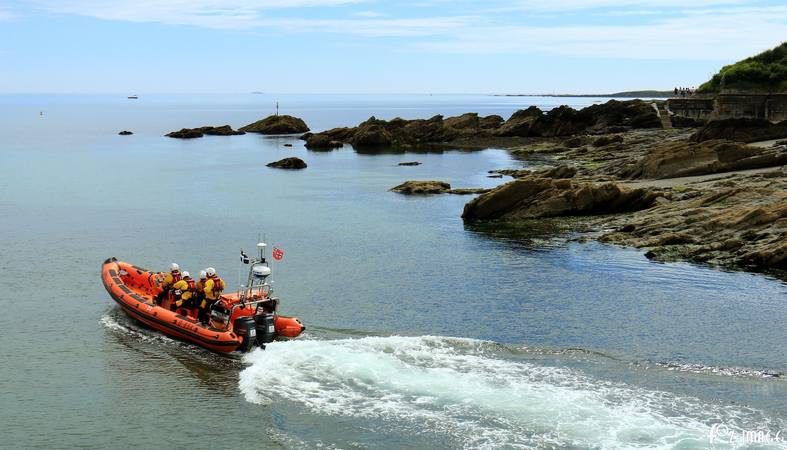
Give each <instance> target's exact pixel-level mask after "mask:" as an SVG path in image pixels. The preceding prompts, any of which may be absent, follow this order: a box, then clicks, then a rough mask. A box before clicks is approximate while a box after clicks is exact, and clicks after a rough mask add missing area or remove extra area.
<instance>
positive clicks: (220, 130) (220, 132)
mask: <svg viewBox="0 0 787 450" xmlns="http://www.w3.org/2000/svg"><path fill="white" fill-rule="evenodd" d="M199 130H200V131H202V132H203V133H205V134H207V135H209V136H239V135H242V134H246V133H245V132H243V131H236V130H233V129H232V127H231V126H229V125H222V126H220V127H202V128H199Z"/></svg>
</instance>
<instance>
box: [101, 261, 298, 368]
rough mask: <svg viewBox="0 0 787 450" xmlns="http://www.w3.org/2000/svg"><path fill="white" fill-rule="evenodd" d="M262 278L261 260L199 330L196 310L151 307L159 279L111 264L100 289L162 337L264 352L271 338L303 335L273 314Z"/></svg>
mask: <svg viewBox="0 0 787 450" xmlns="http://www.w3.org/2000/svg"><path fill="white" fill-rule="evenodd" d="M268 275H270V268H268V267H267V263H265V259H264V257H262V256H261V260H255V261H254V262H253V264H252V267H251V269H250V270H249V283H248V284H247V285H246V287H245V290H243V291H239V292H233V293H231V294H226V295H222V296H221V300H220V301H217V302H216V303H215V304H214V306H213V308H212V311H211V315H210V320H209V322H208V323H207V324H203V323H201V322H200V321H199V320H198V319H197V310H196V308H179V309H177V310H176V311H170V309H169V306H170V304H169V302H170V300H169V299H166V298H165V299H164V300H163V301H162V302H161V304H157V303H156V300H155V299H156V297H157V296H159V294H161V292H162V290H163V289H162V288H161V285H162V283H163V281H164V277H165V276H166V274H165V273H162V272H152V271H149V270H146V269H143V268H141V267H137V266H135V265H132V264H129V263H126V262H122V261H118V260H117V259H115V258H109V259H107V260H106V261H104V265H103V268H102V270H101V280H102V281H103V283H104V287H105V288H106V289H107V292H109V295H110V296H111V297H112V299H113V300H115V302H117V304H118V305H120V307H121V308H123V310H124V311H125V312H126V313H127V314H128V315H130V316H131V317H133V318H134V319H137V320H139V321H140V322H142V323H144V324H145V325H148V326H149V327H151V328H154V329H156V330H159V331H161V332H163V333H165V334H168V335H170V336H173V337H176V338H178V339H181V340H184V341H189V342H193V343H195V344H197V345H200V346H202V347H205V348H207V349H210V350H213V351H216V352H222V353H229V352H233V351H236V350H238V351H241V352H248V351H250V350H252V349H254V348H255V347H262V348H265V344H267V343H269V342H272V341H273V340H274V339H276V338H295V337H297V336H298V335H300V334H301V332H303V330H304V329H306V327H304V326H303V324H302V323H301V321H300V320H298V319H297V318H294V317H285V316H281V315H279V314H278V313H277V309H278V305H279V299H278V298H276V297H273V296H272V295H271V290H270V285H269V284H268V283H267V282H265V279H266V278H267V276H268Z"/></svg>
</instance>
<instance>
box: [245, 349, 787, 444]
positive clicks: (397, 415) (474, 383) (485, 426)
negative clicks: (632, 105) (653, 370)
mask: <svg viewBox="0 0 787 450" xmlns="http://www.w3.org/2000/svg"><path fill="white" fill-rule="evenodd" d="M245 361H246V363H248V364H250V365H249V367H248V368H246V369H245V370H243V372H241V375H240V388H241V391H242V392H243V393H244V395H245V397H246V399H247V400H248V401H250V402H254V403H263V404H264V403H268V402H271V401H276V400H279V399H285V400H289V401H294V402H297V403H300V404H302V405H304V406H305V407H306V408H308V409H309V410H311V411H312V412H314V413H317V414H327V415H336V416H351V417H361V418H369V419H377V420H379V421H381V422H382V423H385V424H390V426H391V427H400V428H401V427H404V428H406V429H407V430H409V431H412V432H419V433H433V434H435V435H436V436H442V437H444V438H445V439H448V440H450V442H451V446H461V447H473V448H478V447H500V446H515V447H520V446H525V447H531V446H559V447H565V446H577V447H595V448H598V447H601V448H624V447H627V448H631V447H648V448H653V447H656V448H659V447H661V448H674V447H679V448H706V447H707V446H708V444H709V442H708V439H709V433H710V431H711V427H712V426H713V424H714V423H724V424H725V425H726V426H728V427H730V429H731V430H733V431H737V430H743V429H746V428H745V427H747V426H752V427H754V426H756V427H763V426H768V427H777V426H779V424H773V423H769V422H767V418H763V416H762V414H760V413H757V412H756V411H752V410H748V409H746V408H731V407H723V406H718V405H714V404H705V403H703V402H700V401H699V400H697V399H693V398H686V397H680V396H676V395H673V394H668V393H664V392H657V391H649V390H644V389H640V388H636V387H632V386H628V385H624V384H621V383H614V382H610V381H603V380H598V379H594V378H591V377H589V376H587V375H584V374H582V373H581V372H579V371H575V370H569V369H560V368H554V367H545V366H540V365H536V364H531V363H523V362H517V361H511V360H507V359H504V358H503V357H501V356H500V355H499V354H497V352H496V351H495V346H494V344H493V343H489V342H484V341H476V340H470V339H455V338H445V337H432V336H422V337H398V336H394V337H366V338H361V339H342V340H330V341H318V340H313V341H309V340H301V341H292V342H286V343H274V344H272V345H269V346H268V349H267V350H265V351H254V352H252V353H250V354H249V355H247V356H246V357H245ZM763 420H766V422H767V423H764V422H763ZM718 448H724V446H720V447H718Z"/></svg>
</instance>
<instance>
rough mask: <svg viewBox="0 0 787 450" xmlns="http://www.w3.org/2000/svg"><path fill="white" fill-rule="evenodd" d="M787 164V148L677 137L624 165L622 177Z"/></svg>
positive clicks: (700, 172)
mask: <svg viewBox="0 0 787 450" xmlns="http://www.w3.org/2000/svg"><path fill="white" fill-rule="evenodd" d="M782 164H787V149H785V148H781V147H775V148H773V147H772V148H759V147H753V146H749V145H745V144H741V143H738V142H730V141H724V140H713V141H704V142H698V143H692V142H686V141H678V142H674V143H670V144H667V145H664V146H661V147H658V148H656V149H654V150H652V151H650V152H648V153H647V154H645V156H643V157H642V158H641V159H640V160H639V161H637V162H636V163H634V164H632V165H629V166H626V167H623V168H622V169H621V170H620V171H619V172H618V173H617V175H618V176H620V177H622V178H677V177H686V176H694V175H705V174H712V173H720V172H730V171H734V170H746V169H758V168H762V167H774V166H780V165H782Z"/></svg>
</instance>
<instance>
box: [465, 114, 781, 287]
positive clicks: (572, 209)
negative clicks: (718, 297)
mask: <svg viewBox="0 0 787 450" xmlns="http://www.w3.org/2000/svg"><path fill="white" fill-rule="evenodd" d="M720 125H724V124H713V125H710V126H709V127H714V128H718V127H719V126H720ZM730 125H734V124H730ZM709 127H704V128H701V129H699V130H696V131H694V130H647V131H641V130H640V131H638V130H630V131H627V132H622V133H617V134H616V135H615V136H620V138H615V139H609V140H606V141H603V142H601V144H602V145H598V144H599V139H598V138H595V137H591V136H574V137H572V138H568V139H565V140H563V141H562V142H560V141H550V142H548V143H539V144H536V145H535V149H534V150H533V151H532V152H531V153H530V154H531V155H533V156H542V157H548V160H550V161H552V162H553V164H555V166H556V167H555V169H552V170H551V171H541V172H530V171H525V170H511V171H501V172H503V174H505V175H509V176H512V177H515V179H514V180H513V181H511V182H508V183H506V184H503V185H501V186H499V187H497V188H495V189H493V190H492V191H490V192H489V193H486V194H483V195H480V196H478V197H477V198H475V199H473V200H471V201H470V202H469V203H468V204H467V205H466V206H465V209H464V213H463V218H464V219H465V220H466V221H468V222H470V223H473V222H478V221H494V222H492V223H498V224H500V226H508V225H510V224H511V223H516V222H522V223H524V222H525V221H532V220H539V219H544V218H554V217H565V218H568V217H572V218H574V219H579V220H574V221H573V222H572V226H573V228H575V229H581V230H582V231H585V232H586V233H583V234H582V236H581V237H580V238H579V239H580V240H587V239H596V240H599V241H601V242H605V243H611V244H617V245H624V246H631V247H636V248H642V249H644V250H645V251H646V256H647V257H648V258H651V259H655V260H660V261H677V260H685V261H692V262H697V263H707V264H712V265H718V266H723V267H728V268H736V269H745V270H753V271H763V272H775V273H777V276H780V277H782V278H784V275H785V272H784V271H785V270H787V166H785V165H787V145H785V144H787V143H784V142H777V143H766V144H764V145H759V146H751V145H746V144H744V143H742V142H734V141H728V140H722V139H714V140H706V141H700V140H699V139H697V137H696V136H697V135H702V134H703V133H706V134H707V133H708V131H707V129H706V128H709ZM577 138H579V141H581V145H579V146H575V144H577V142H574V141H575V140H577ZM698 141H700V142H698ZM516 150H518V151H520V152H521V151H523V149H521V148H519V149H515V151H516ZM539 161H544V159H540V160H539ZM588 231H589V232H588Z"/></svg>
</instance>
